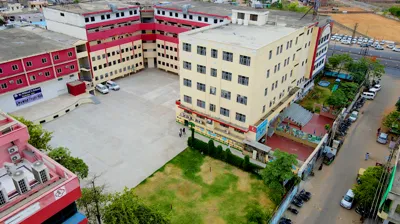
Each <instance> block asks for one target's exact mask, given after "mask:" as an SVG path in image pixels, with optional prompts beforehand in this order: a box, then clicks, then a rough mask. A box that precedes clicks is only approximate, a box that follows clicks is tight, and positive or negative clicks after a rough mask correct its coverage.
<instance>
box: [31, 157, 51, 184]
mask: <svg viewBox="0 0 400 224" xmlns="http://www.w3.org/2000/svg"><path fill="white" fill-rule="evenodd" d="M32 173H33V176H34V177H35V180H37V181H38V182H39V183H41V184H43V183H46V182H47V181H48V180H50V175H49V169H48V168H47V166H46V165H44V163H43V161H40V160H38V161H36V162H34V163H33V165H32Z"/></svg>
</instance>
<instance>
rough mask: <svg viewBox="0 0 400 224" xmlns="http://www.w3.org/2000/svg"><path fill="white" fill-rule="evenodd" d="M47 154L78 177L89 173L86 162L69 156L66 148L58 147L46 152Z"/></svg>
mask: <svg viewBox="0 0 400 224" xmlns="http://www.w3.org/2000/svg"><path fill="white" fill-rule="evenodd" d="M48 156H49V157H50V158H52V159H54V160H55V161H56V162H58V163H59V164H61V165H63V166H64V167H65V168H67V169H68V170H70V171H71V172H73V173H75V174H76V175H77V176H78V177H79V178H80V179H83V178H86V177H87V176H88V173H89V167H88V165H86V163H85V162H84V161H83V160H82V159H80V158H78V157H73V156H71V152H70V151H69V149H68V148H64V147H58V148H55V149H53V150H51V152H50V153H49V154H48Z"/></svg>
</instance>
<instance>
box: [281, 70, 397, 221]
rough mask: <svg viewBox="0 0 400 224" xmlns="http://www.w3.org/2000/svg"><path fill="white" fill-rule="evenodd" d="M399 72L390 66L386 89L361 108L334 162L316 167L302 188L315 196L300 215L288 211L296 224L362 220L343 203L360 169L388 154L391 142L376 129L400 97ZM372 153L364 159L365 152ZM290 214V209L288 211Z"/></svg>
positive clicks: (373, 163) (384, 85)
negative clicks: (383, 142)
mask: <svg viewBox="0 0 400 224" xmlns="http://www.w3.org/2000/svg"><path fill="white" fill-rule="evenodd" d="M399 84H400V73H399V72H398V71H397V70H394V69H387V74H386V76H384V77H382V86H383V89H382V90H381V92H379V93H378V95H377V97H376V98H375V100H373V101H369V102H368V103H366V105H364V107H363V108H362V111H363V114H361V115H360V117H359V119H358V120H357V121H356V122H355V123H354V124H353V125H352V126H351V128H350V129H349V132H348V135H347V137H346V140H345V142H344V144H343V146H342V148H341V150H340V152H339V154H338V156H337V158H336V159H335V161H334V162H333V163H332V164H331V165H330V166H324V168H323V169H322V170H321V171H318V170H315V176H314V177H312V178H310V179H309V180H308V181H306V182H305V183H304V185H303V187H304V188H305V189H306V190H307V191H310V192H311V193H312V194H313V197H312V199H311V200H310V201H309V202H307V203H305V205H304V207H303V208H301V209H299V211H300V213H299V214H298V215H297V216H294V215H291V214H287V216H288V217H290V218H291V219H292V220H293V221H294V223H324V224H331V223H340V224H346V223H360V221H359V218H360V216H359V215H358V214H357V213H356V212H355V211H354V208H353V209H352V210H346V209H344V208H342V207H341V206H340V200H341V199H342V197H343V195H344V194H345V193H346V191H347V190H348V189H350V188H353V186H354V184H356V177H357V173H358V170H359V168H367V167H369V166H374V165H375V163H376V162H382V161H384V160H385V157H386V156H388V155H389V150H388V145H381V144H378V143H377V142H376V131H377V129H378V128H379V127H380V123H381V119H382V117H383V113H385V112H388V111H389V110H388V108H392V107H393V106H394V104H395V102H396V101H397V99H398V96H400V88H399V87H398V86H399ZM366 152H369V153H370V154H371V157H370V160H369V161H365V160H364V156H365V153H366ZM287 213H288V212H287Z"/></svg>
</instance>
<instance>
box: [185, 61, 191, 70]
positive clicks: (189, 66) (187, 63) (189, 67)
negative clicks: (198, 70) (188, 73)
mask: <svg viewBox="0 0 400 224" xmlns="http://www.w3.org/2000/svg"><path fill="white" fill-rule="evenodd" d="M183 68H184V69H187V70H192V63H190V62H187V61H184V62H183Z"/></svg>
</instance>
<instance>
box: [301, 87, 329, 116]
mask: <svg viewBox="0 0 400 224" xmlns="http://www.w3.org/2000/svg"><path fill="white" fill-rule="evenodd" d="M331 85H332V83H331ZM331 85H329V86H328V87H327V88H325V87H322V86H318V84H316V85H315V86H314V89H313V90H311V91H310V92H309V93H308V94H307V96H306V97H304V99H302V100H301V101H300V105H301V106H302V107H304V108H306V109H307V110H310V111H313V108H314V103H319V104H323V103H324V102H325V101H326V100H327V99H328V98H329V96H330V95H331V94H332V92H331V89H332V87H333V85H332V87H331ZM315 96H317V97H315Z"/></svg>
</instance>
